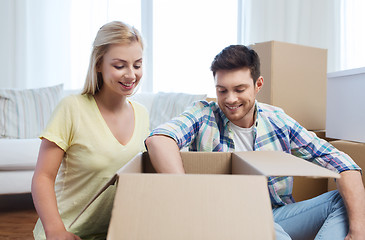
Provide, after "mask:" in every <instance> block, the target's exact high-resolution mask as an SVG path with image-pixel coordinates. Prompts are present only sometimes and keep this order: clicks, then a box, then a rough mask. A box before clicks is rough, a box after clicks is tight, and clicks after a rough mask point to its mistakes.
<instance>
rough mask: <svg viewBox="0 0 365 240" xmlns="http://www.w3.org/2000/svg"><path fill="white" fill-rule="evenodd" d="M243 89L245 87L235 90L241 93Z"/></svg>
mask: <svg viewBox="0 0 365 240" xmlns="http://www.w3.org/2000/svg"><path fill="white" fill-rule="evenodd" d="M244 91H245V89H237V90H236V92H238V93H242V92H244Z"/></svg>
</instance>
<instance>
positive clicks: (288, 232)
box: [146, 45, 365, 240]
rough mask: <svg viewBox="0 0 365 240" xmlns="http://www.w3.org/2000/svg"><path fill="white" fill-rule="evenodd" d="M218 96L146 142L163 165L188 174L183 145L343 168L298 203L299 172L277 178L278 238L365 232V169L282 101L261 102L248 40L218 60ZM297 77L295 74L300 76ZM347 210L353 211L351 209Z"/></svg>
mask: <svg viewBox="0 0 365 240" xmlns="http://www.w3.org/2000/svg"><path fill="white" fill-rule="evenodd" d="M211 70H212V72H213V76H214V81H215V87H216V93H217V103H215V102H209V103H208V102H206V101H200V102H196V103H195V104H194V105H193V106H192V107H191V108H189V109H187V110H186V111H185V112H184V113H182V114H181V115H180V116H178V117H177V118H175V119H173V120H171V121H169V122H167V123H165V124H162V125H161V126H159V127H158V128H156V129H154V130H153V131H152V133H151V136H150V137H149V138H147V139H146V146H147V149H148V152H149V155H150V158H151V161H152V164H153V165H154V167H155V169H156V170H157V171H158V172H162V173H184V168H183V165H182V160H181V157H180V153H179V150H180V149H182V148H184V147H189V150H190V151H207V152H211V151H219V152H227V151H230V152H231V151H261V150H274V151H284V152H287V153H291V154H293V155H295V156H298V157H300V158H302V159H304V160H307V161H310V162H313V163H316V164H318V165H321V166H323V167H326V168H328V169H330V170H333V171H336V172H339V173H340V175H341V178H340V179H339V180H338V181H337V186H338V191H332V192H328V193H325V194H323V195H321V196H318V197H316V198H313V199H310V200H307V201H303V202H298V203H295V201H294V199H293V197H292V181H293V178H292V177H269V178H268V187H269V192H270V198H271V203H272V208H273V215H274V221H275V231H276V236H277V239H291V238H293V239H308V238H310V237H314V236H316V235H317V237H318V238H319V239H331V240H333V239H345V237H346V239H365V191H364V186H363V183H362V180H361V173H360V170H361V169H360V168H359V167H358V166H357V165H356V164H355V163H354V162H353V160H352V159H351V158H350V157H349V156H348V155H346V154H344V153H342V152H340V151H338V150H337V149H335V148H334V147H333V146H332V145H330V144H329V143H328V142H326V141H324V140H322V139H319V138H318V137H316V136H315V134H314V133H311V132H309V131H307V130H306V129H304V128H303V127H302V126H300V125H299V124H298V123H297V122H296V121H295V120H293V119H292V118H290V117H289V116H288V115H286V114H285V113H284V112H283V110H281V109H280V108H277V107H274V106H270V105H267V104H262V103H259V102H257V101H256V95H257V93H258V92H259V91H260V89H261V88H262V87H263V83H264V80H263V77H262V76H260V60H259V57H258V55H257V54H256V52H255V51H253V50H251V49H248V48H247V47H245V46H242V45H232V46H228V47H226V48H225V49H223V50H222V51H221V52H220V53H219V54H218V55H217V56H216V57H215V59H214V61H213V62H212V65H211ZM293 77H295V76H293ZM346 210H347V211H346Z"/></svg>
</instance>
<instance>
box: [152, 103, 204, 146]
mask: <svg viewBox="0 0 365 240" xmlns="http://www.w3.org/2000/svg"><path fill="white" fill-rule="evenodd" d="M203 108H204V104H203V103H202V102H200V101H199V102H195V103H193V105H192V106H190V107H189V108H187V109H186V110H185V111H184V112H183V113H181V114H180V115H179V116H177V117H175V118H173V119H171V120H170V121H168V122H166V123H163V124H161V125H159V126H158V127H157V128H155V129H153V130H152V132H151V134H150V136H153V135H165V136H169V137H171V138H172V139H174V140H175V141H176V143H177V145H178V147H179V148H180V149H182V148H184V147H187V146H189V145H190V144H191V143H192V142H193V141H194V139H195V138H196V135H197V134H198V132H199V128H200V126H201V119H202V117H201V116H202V115H203V114H202V111H203Z"/></svg>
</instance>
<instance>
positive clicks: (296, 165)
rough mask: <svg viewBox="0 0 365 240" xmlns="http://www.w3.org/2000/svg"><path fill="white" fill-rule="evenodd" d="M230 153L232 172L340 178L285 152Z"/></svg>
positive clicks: (329, 171) (331, 172) (336, 174)
mask: <svg viewBox="0 0 365 240" xmlns="http://www.w3.org/2000/svg"><path fill="white" fill-rule="evenodd" d="M232 155H233V156H232V164H233V166H232V168H233V169H234V174H253V175H255V174H262V175H265V176H306V177H324V178H340V175H339V174H338V173H335V172H333V171H331V170H328V169H326V168H324V167H321V166H318V165H316V164H314V163H311V162H308V161H305V160H303V159H301V158H298V157H296V156H293V155H291V154H288V153H285V152H280V151H251V152H235V153H232ZM240 159H241V160H243V161H239V160H240Z"/></svg>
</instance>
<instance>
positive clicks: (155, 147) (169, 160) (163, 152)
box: [145, 135, 185, 174]
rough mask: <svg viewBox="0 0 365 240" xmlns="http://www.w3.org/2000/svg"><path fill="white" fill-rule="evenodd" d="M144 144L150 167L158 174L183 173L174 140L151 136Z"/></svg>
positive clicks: (161, 136)
mask: <svg viewBox="0 0 365 240" xmlns="http://www.w3.org/2000/svg"><path fill="white" fill-rule="evenodd" d="M145 143H146V146H147V150H148V154H149V156H150V159H151V162H152V165H153V167H154V168H155V169H156V171H157V172H158V173H182V174H184V173H185V170H184V166H183V163H182V159H181V156H180V149H179V147H178V146H177V144H176V142H175V140H174V139H172V138H170V137H168V136H165V135H153V136H150V137H148V138H147V139H146V142H145Z"/></svg>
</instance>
